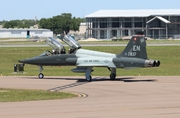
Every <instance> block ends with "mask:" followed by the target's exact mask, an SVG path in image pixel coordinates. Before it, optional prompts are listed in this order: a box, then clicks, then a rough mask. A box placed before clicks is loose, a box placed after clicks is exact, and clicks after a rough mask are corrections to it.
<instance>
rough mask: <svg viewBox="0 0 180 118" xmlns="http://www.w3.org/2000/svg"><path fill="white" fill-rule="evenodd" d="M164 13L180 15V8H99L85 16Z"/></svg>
mask: <svg viewBox="0 0 180 118" xmlns="http://www.w3.org/2000/svg"><path fill="white" fill-rule="evenodd" d="M163 15H173V16H174V15H178V16H180V9H138V10H99V11H96V12H94V13H91V14H89V15H87V16H85V17H86V18H91V17H148V16H163Z"/></svg>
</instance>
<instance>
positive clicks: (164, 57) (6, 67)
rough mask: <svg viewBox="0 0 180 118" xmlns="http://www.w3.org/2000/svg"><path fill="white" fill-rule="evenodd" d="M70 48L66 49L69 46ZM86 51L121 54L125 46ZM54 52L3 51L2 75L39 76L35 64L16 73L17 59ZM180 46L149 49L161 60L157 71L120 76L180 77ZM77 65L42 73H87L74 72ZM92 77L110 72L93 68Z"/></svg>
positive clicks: (150, 54)
mask: <svg viewBox="0 0 180 118" xmlns="http://www.w3.org/2000/svg"><path fill="white" fill-rule="evenodd" d="M66 48H67V47H66ZM83 48H85V49H90V50H97V51H103V52H110V53H120V52H121V51H122V50H123V49H124V47H118V46H112V47H103V46H102V47H101V46H98V47H95V46H93V47H83ZM46 50H51V48H49V47H27V48H21V47H18V48H14V47H12V48H11V47H10V48H4V47H1V48H0V56H1V57H0V60H1V61H0V72H2V75H3V76H22V75H23V76H37V75H38V74H39V68H38V67H37V66H33V65H25V68H24V69H25V73H23V74H22V73H19V74H14V73H13V71H14V70H13V69H14V64H16V63H18V60H21V59H25V58H30V57H33V56H37V55H39V54H41V53H43V52H44V51H46ZM179 52H180V46H160V47H158V46H147V53H148V58H150V59H155V60H160V61H161V65H160V67H158V68H136V69H131V70H124V69H117V76H138V75H139V72H140V73H141V75H142V76H149V75H152V76H179V75H180V71H179V70H180V63H179V59H180V53H179ZM73 68H75V66H73V67H72V66H62V67H57V66H56V67H51V66H48V67H44V70H43V73H44V75H45V77H46V76H79V75H84V74H79V73H73V72H71V69H73ZM93 69H94V72H93V73H92V76H109V74H110V72H109V70H108V69H107V68H97V67H95V68H93Z"/></svg>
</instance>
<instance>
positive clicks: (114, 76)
mask: <svg viewBox="0 0 180 118" xmlns="http://www.w3.org/2000/svg"><path fill="white" fill-rule="evenodd" d="M108 69H109V70H110V71H111V74H110V79H111V80H115V79H116V68H108Z"/></svg>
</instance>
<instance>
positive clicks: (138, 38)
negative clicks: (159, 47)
mask: <svg viewBox="0 0 180 118" xmlns="http://www.w3.org/2000/svg"><path fill="white" fill-rule="evenodd" d="M117 56H118V57H132V58H142V59H147V53H146V39H145V37H144V35H134V36H132V38H131V40H130V41H129V43H128V44H127V46H126V47H125V49H124V51H123V52H122V53H120V54H118V55H117Z"/></svg>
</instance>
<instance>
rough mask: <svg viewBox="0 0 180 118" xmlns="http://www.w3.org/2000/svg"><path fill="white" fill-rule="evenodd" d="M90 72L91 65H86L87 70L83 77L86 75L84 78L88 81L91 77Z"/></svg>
mask: <svg viewBox="0 0 180 118" xmlns="http://www.w3.org/2000/svg"><path fill="white" fill-rule="evenodd" d="M91 72H92V67H88V68H87V70H86V74H85V77H86V80H87V81H88V82H90V81H91V80H92V77H91V75H90V74H91Z"/></svg>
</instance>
